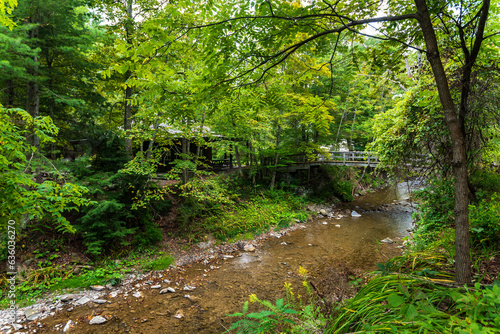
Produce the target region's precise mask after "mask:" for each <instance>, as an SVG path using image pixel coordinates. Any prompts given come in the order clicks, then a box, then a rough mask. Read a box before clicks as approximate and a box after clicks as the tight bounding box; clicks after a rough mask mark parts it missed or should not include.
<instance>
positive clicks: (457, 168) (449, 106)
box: [415, 0, 472, 284]
mask: <svg viewBox="0 0 500 334" xmlns="http://www.w3.org/2000/svg"><path fill="white" fill-rule="evenodd" d="M415 4H416V6H417V19H418V22H419V24H420V27H421V29H422V33H423V36H424V40H425V44H426V47H427V59H428V60H429V63H430V64H431V67H432V71H433V74H434V78H435V80H436V86H437V89H438V93H439V99H440V101H441V105H442V106H443V113H444V117H445V121H446V124H447V126H448V130H449V132H450V137H451V143H452V150H453V174H454V176H455V271H456V281H457V282H458V283H460V284H466V283H471V281H472V270H471V258H470V239H469V197H468V195H469V194H468V173H467V156H466V145H465V138H464V134H463V132H462V129H461V127H460V122H459V118H458V115H457V110H456V107H455V104H454V103H453V99H452V97H451V93H450V89H449V86H448V80H447V77H446V73H445V71H444V68H443V64H442V63H441V58H440V55H439V48H438V45H437V39H436V34H435V32H434V27H433V25H432V21H431V18H430V15H429V11H428V9H427V4H426V2H425V0H415Z"/></svg>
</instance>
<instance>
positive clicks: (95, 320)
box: [89, 315, 107, 325]
mask: <svg viewBox="0 0 500 334" xmlns="http://www.w3.org/2000/svg"><path fill="white" fill-rule="evenodd" d="M106 321H107V320H106V318H104V317H101V316H100V315H98V316H97V317H93V318H92V319H91V320H90V322H89V325H100V324H103V323H105V322H106Z"/></svg>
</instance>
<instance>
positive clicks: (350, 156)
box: [329, 151, 378, 163]
mask: <svg viewBox="0 0 500 334" xmlns="http://www.w3.org/2000/svg"><path fill="white" fill-rule="evenodd" d="M329 153H330V159H331V160H333V161H343V162H344V163H346V162H367V163H378V157H377V156H376V155H375V153H373V152H360V151H333V152H329Z"/></svg>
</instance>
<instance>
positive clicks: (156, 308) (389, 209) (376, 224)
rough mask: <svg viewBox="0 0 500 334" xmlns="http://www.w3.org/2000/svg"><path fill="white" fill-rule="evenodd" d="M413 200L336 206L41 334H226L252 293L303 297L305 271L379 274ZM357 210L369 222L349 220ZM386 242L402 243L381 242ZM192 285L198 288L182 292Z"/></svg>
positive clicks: (62, 315) (55, 321) (364, 200)
mask: <svg viewBox="0 0 500 334" xmlns="http://www.w3.org/2000/svg"><path fill="white" fill-rule="evenodd" d="M407 197H408V186H407V185H406V184H399V185H398V186H396V187H391V188H387V189H385V190H380V191H377V192H374V193H372V194H369V195H367V196H363V197H359V198H357V199H356V200H355V201H354V202H352V203H348V204H344V205H343V207H336V208H335V212H336V213H335V214H334V218H315V219H313V220H312V221H310V222H308V223H306V224H300V225H301V226H300V228H298V229H296V230H293V231H291V232H289V233H287V234H285V235H282V234H280V233H278V232H276V233H275V234H276V235H275V237H271V238H269V239H267V240H265V241H264V242H262V243H261V244H260V245H257V247H256V250H255V252H243V251H242V252H240V253H239V254H237V253H233V254H231V255H229V256H227V258H226V259H213V260H211V261H205V262H204V263H195V264H193V265H190V266H187V267H186V268H185V269H184V270H180V271H174V270H172V271H165V272H162V273H154V274H152V275H151V276H150V277H149V278H148V281H149V282H146V280H144V281H142V282H139V283H138V284H136V283H132V285H130V288H131V289H132V290H128V292H126V290H125V288H123V289H122V290H120V291H119V292H117V293H115V294H114V295H115V296H113V297H112V296H111V295H112V294H110V293H109V292H108V293H107V294H104V295H103V296H102V297H101V298H104V299H107V300H108V303H107V304H104V305H94V304H93V303H91V302H89V303H87V304H85V305H83V306H79V307H74V309H72V310H71V311H67V309H70V308H69V306H68V307H67V309H65V310H64V311H60V312H58V313H56V315H55V316H54V317H48V318H45V319H44V320H43V321H41V323H42V327H41V328H40V327H39V326H38V327H39V328H37V329H38V332H39V333H40V332H50V333H56V332H60V331H61V329H62V326H64V324H66V323H67V322H68V320H72V321H73V322H77V324H76V325H74V327H73V328H72V329H71V330H72V331H71V332H74V333H111V332H128V333H158V334H159V333H222V332H224V330H225V328H226V329H227V328H228V327H229V326H230V323H231V322H232V321H234V320H235V319H234V318H230V317H227V316H226V314H231V313H234V312H239V311H240V310H241V307H242V305H243V303H244V302H245V301H246V300H248V296H249V295H250V294H256V295H257V296H258V297H259V298H261V299H267V300H271V301H274V300H276V298H281V297H283V295H284V288H283V286H284V282H288V283H291V284H292V287H294V289H295V291H299V292H300V291H301V290H300V287H301V279H302V278H301V276H300V275H299V274H298V269H299V266H302V267H304V268H305V269H307V270H308V271H309V275H310V276H311V278H314V277H315V275H318V274H319V273H321V272H323V271H324V269H325V268H326V267H329V266H335V265H339V264H340V265H346V266H348V267H349V268H353V269H359V270H373V269H375V268H376V263H377V262H386V261H387V260H388V259H389V258H391V257H393V256H395V255H397V254H399V253H400V246H401V245H402V238H403V237H404V236H405V235H407V234H408V232H407V229H409V228H411V213H410V211H411V204H410V203H408V202H407V201H406V200H407ZM387 204H389V205H387ZM350 210H355V211H357V212H358V213H360V214H361V216H360V217H352V216H351V215H350V214H349V215H348V214H346V213H347V212H350ZM338 212H341V213H342V212H343V217H341V218H339V214H338ZM386 238H390V239H392V240H393V241H394V243H383V242H381V240H383V239H386ZM164 279H168V280H170V281H171V283H170V284H168V283H167V284H166V283H165V281H164ZM148 284H149V285H148ZM152 284H161V285H162V288H166V287H167V286H173V287H174V288H175V289H176V292H175V293H166V294H160V293H159V290H156V289H154V290H153V289H151V288H150V287H151V286H152ZM185 284H188V285H189V286H193V287H195V289H194V290H191V291H185V290H182V288H183V286H184V285H185ZM133 290H135V291H137V290H140V291H141V294H142V297H140V298H137V297H133ZM115 292H116V291H115ZM180 314H181V315H182V316H179V315H180ZM96 315H103V316H106V317H107V318H108V319H109V320H108V321H107V322H106V323H105V324H102V325H89V323H88V320H89V319H90V318H92V317H93V316H96ZM176 315H177V317H175V316H176ZM56 326H57V327H56ZM32 328H33V327H32Z"/></svg>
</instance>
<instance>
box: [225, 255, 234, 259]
mask: <svg viewBox="0 0 500 334" xmlns="http://www.w3.org/2000/svg"><path fill="white" fill-rule="evenodd" d="M222 258H224V259H232V258H234V256H233V255H222Z"/></svg>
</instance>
